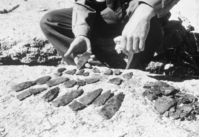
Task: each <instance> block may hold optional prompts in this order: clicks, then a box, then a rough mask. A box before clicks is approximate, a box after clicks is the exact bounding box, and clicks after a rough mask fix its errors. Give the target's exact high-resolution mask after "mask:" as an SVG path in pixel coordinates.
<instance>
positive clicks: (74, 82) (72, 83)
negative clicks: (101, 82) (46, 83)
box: [64, 80, 77, 88]
mask: <svg viewBox="0 0 199 137" xmlns="http://www.w3.org/2000/svg"><path fill="white" fill-rule="evenodd" d="M76 84H77V82H76V81H75V80H68V81H66V82H64V86H65V87H66V88H72V87H74V86H75V85H76Z"/></svg>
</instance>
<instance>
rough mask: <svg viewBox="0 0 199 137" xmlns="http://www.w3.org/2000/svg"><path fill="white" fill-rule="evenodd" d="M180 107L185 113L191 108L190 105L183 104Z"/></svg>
mask: <svg viewBox="0 0 199 137" xmlns="http://www.w3.org/2000/svg"><path fill="white" fill-rule="evenodd" d="M180 109H181V110H182V111H183V112H184V113H187V114H189V113H190V112H191V111H192V110H193V108H192V106H190V105H183V106H181V107H180Z"/></svg>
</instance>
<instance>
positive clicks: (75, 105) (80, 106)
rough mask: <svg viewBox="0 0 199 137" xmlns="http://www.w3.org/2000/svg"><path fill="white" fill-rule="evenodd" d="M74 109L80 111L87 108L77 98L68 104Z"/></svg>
mask: <svg viewBox="0 0 199 137" xmlns="http://www.w3.org/2000/svg"><path fill="white" fill-rule="evenodd" d="M68 106H69V107H70V108H71V109H72V110H73V111H78V110H81V109H83V108H85V107H86V106H85V105H84V104H82V103H80V102H78V101H76V100H74V101H73V102H72V103H71V104H69V105H68Z"/></svg>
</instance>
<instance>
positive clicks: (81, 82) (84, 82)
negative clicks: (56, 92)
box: [77, 80, 86, 86]
mask: <svg viewBox="0 0 199 137" xmlns="http://www.w3.org/2000/svg"><path fill="white" fill-rule="evenodd" d="M77 85H78V86H85V85H86V81H84V80H77Z"/></svg>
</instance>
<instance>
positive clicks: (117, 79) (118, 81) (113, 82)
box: [109, 78, 123, 85]
mask: <svg viewBox="0 0 199 137" xmlns="http://www.w3.org/2000/svg"><path fill="white" fill-rule="evenodd" d="M122 81H123V80H122V79H121V78H112V79H110V80H109V83H112V84H115V85H120V84H121V83H122Z"/></svg>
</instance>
